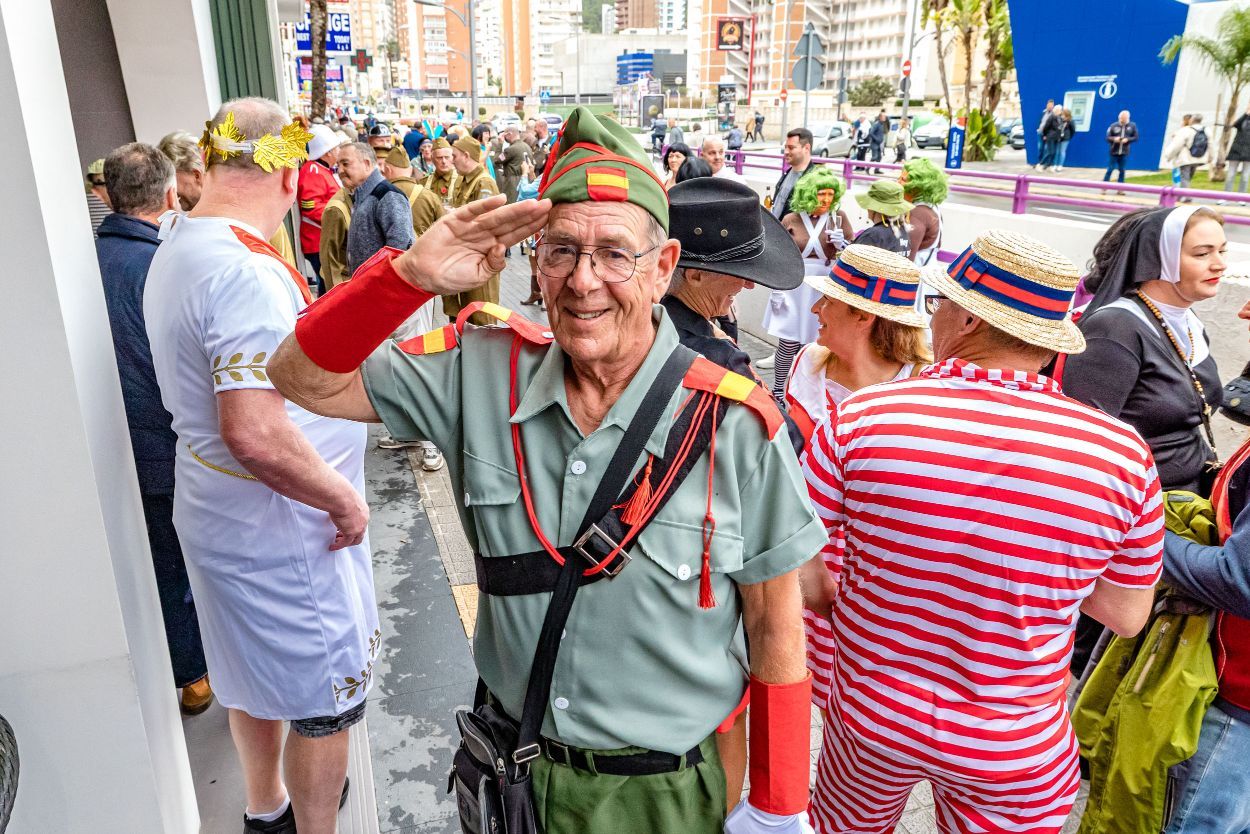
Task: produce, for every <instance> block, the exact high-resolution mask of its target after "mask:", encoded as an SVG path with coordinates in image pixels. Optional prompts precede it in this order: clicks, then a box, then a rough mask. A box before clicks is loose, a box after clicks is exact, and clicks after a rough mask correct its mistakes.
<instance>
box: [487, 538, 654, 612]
mask: <svg viewBox="0 0 1250 834" xmlns="http://www.w3.org/2000/svg"><path fill="white" fill-rule="evenodd" d="M612 526H614V525H612ZM612 533H615V534H616V535H615V536H614V535H612ZM619 535H620V533H619V532H617V531H612V532H611V533H610V532H607V531H605V530H603V529H602V528H601V527H600V526H599V525H598V524H592V525H590V529H588V530H587V531H586V533H585V535H583V536H582V537H581V538H579V539H578V540H577V541H575V542H574V543H573V544H571V545H569V546H568V547H558V548H556V552H557V553H559V554H560V555H561V556H563V557H564V558H565V559H577V560H580V561H583V562H584V564H585V566H586V568H588V569H589V568H592V567H594V566H596V565H599V564H601V563H602V562H603V560H604V559H607V558H608V556H609V555H611V553H612V551H613V550H617V538H616V537H617V536H619ZM629 560H630V556H629V553H627V552H626V551H625V550H624V549H620V550H617V553H616V555H615V556H612V559H611V560H610V561H609V562H608V564H607V566H606V567H604V568H603V570H600V571H596V572H595V573H593V574H591V575H590V576H586V575H585V574H584V573H583V574H582V575H581V576H580V577H579V578H578V581H577V584H578V586H579V587H580V586H582V585H589V584H591V583H592V582H598V581H599V580H600V579H615V578H616V576H617V575H618V574H619V573H620V572H621V571H622V570H624V569H625V566H626V565H628V564H629ZM473 565H474V567H475V568H476V570H477V587H478V590H479V591H481V592H482V593H484V594H488V595H490V596H497V597H511V596H523V595H525V594H540V593H544V592H549V591H552V590H554V589H555V587H556V580H557V579H559V578H560V565H558V564H557V563H556V560H555V559H552V558H551V555H550V554H548V553H547V551H545V550H535V551H533V552H532V553H518V554H515V555H513V556H489V557H487V556H483V555H482V554H480V553H474V554H473Z"/></svg>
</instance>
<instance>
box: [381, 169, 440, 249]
mask: <svg viewBox="0 0 1250 834" xmlns="http://www.w3.org/2000/svg"><path fill="white" fill-rule="evenodd" d="M391 185H393V186H395V187H396V188H398V189H399V190H400V191H402V192H404V196H406V197H407V198H408V205H410V206H412V230H413V231H414V232H416V235H417V237H421V235H423V234H425V230H426V229H428V228H430V226H432V225H434V221H435V220H437V219H438V218H440V217H442V216H443V203H442V201H441V200H439V199H438V198H437V197H435V196H434V194H433V193H432V192H431V191H430V190H429V189H428V188H426V187H425V186H423V185H421V184H420V183H418V182H417V181H416V180H414V179H413V178H412V177H396V178H395V179H393V180H391Z"/></svg>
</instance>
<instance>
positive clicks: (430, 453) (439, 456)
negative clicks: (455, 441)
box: [421, 446, 443, 472]
mask: <svg viewBox="0 0 1250 834" xmlns="http://www.w3.org/2000/svg"><path fill="white" fill-rule="evenodd" d="M421 468H422V469H424V470H425V471H426V472H437V471H438V470H440V469H442V468H443V453H442V452H440V451H439V450H438V449H436V448H434V447H433V446H426V447H425V448H424V449H423V450H422V452H421Z"/></svg>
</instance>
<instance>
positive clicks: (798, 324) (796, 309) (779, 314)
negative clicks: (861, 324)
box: [764, 212, 838, 345]
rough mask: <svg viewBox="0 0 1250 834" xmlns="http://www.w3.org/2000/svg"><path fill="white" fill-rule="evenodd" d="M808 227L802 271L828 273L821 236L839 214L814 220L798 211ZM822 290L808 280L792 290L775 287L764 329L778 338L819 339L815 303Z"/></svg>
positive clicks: (802, 340) (770, 297) (801, 340)
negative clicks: (813, 286)
mask: <svg viewBox="0 0 1250 834" xmlns="http://www.w3.org/2000/svg"><path fill="white" fill-rule="evenodd" d="M796 214H797V215H798V217H799V219H800V220H802V221H803V226H804V228H806V229H807V246H806V247H804V249H803V272H804V274H806V275H825V276H827V275H828V274H829V270H830V269H831V268H832V265H831V264H830V262H829V260H828V259H827V258H826V257H825V251H824V249H823V248H821V245H820V238H821V236H822V235H824V234H825V229H826V228H827V227H828V226H829V223H830V220H829V218H830V217H833V218H834V220H833V222H835V223H836V222H838V220H837V215H836V214H833V213H832V212H826V213H825V214H822V215H821V216H820V217H819V218H818V219H817V220H816V222H815V223H813V222H812V218H811V215H809V214H806V213H805V212H796ZM820 297H821V296H820V291H819V290H817V289H814V288H812V287H809V286H808V285H807V284H806V283H803V284H799V285H798V286H797V287H795V288H794V289H792V290H773V291H772V293H771V294H770V295H769V297H768V309H766V310H765V311H764V329H765V330H766V331H768V333H769V334H771V335H773V336H776V337H777V338H778V339H788V340H789V341H791V342H798V343H799V344H803V345H805V344H808V343H809V342H814V341H816V330H817V324H818V322H817V321H816V314H815V313H813V312H812V305H813V304H815V303H816V302H817V301H819V300H820Z"/></svg>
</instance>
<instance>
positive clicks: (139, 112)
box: [107, 0, 282, 143]
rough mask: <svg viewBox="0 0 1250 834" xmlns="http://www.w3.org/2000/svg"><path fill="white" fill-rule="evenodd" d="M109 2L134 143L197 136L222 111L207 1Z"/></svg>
mask: <svg viewBox="0 0 1250 834" xmlns="http://www.w3.org/2000/svg"><path fill="white" fill-rule="evenodd" d="M107 2H108V10H109V14H110V16H111V17H112V20H113V35H114V39H115V41H116V44H117V56H118V58H119V59H120V61H121V68H122V77H123V78H124V79H125V81H126V95H127V97H128V99H129V102H130V113H131V118H132V120H133V122H134V131H135V137H136V138H137V139H138V140H139V141H140V142H153V143H155V142H157V141H159V140H160V138H161V137H162V136H164V135H165V134H166V133H169V132H170V131H172V130H186V131H189V132H190V133H192V134H194V135H196V136H198V135H199V134H200V133H201V132H202V131H203V130H204V122H205V120H207V119H208V118H209V117H210V116H212V114H213V112H214V111H216V109H217V108H218V107H219V106H220V105H221V84H220V81H219V80H218V76H217V53H216V48H215V47H214V42H213V22H212V15H211V12H210V8H209V0H107ZM274 14H275V15H276V11H275V12H274ZM278 77H279V78H281V77H282V76H281V74H279V75H278Z"/></svg>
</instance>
